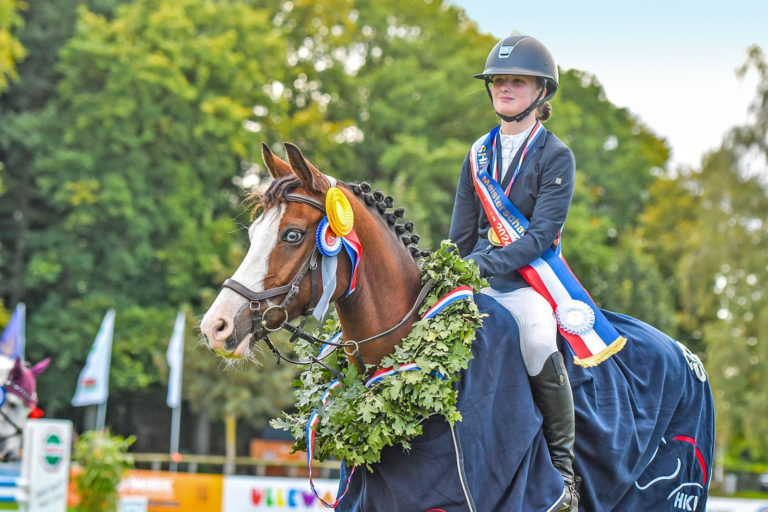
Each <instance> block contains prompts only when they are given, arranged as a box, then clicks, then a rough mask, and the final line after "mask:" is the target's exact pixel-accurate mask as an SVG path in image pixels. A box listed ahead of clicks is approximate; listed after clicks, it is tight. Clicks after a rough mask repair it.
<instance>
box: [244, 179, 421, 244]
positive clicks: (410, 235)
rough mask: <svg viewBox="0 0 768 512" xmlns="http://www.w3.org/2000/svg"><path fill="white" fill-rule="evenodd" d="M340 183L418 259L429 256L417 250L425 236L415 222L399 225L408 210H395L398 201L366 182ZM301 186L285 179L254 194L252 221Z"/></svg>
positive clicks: (248, 201) (248, 199) (251, 197)
mask: <svg viewBox="0 0 768 512" xmlns="http://www.w3.org/2000/svg"><path fill="white" fill-rule="evenodd" d="M338 183H339V184H340V185H343V186H344V187H346V188H348V189H349V190H351V191H352V192H353V193H354V194H355V195H356V196H358V197H359V198H360V199H361V201H362V202H363V204H365V206H366V207H367V208H368V210H369V211H371V212H374V211H375V212H376V213H378V214H379V215H380V216H381V218H382V219H383V221H384V222H386V223H387V226H389V228H390V229H391V230H392V231H394V232H395V234H396V235H397V236H398V237H399V239H400V241H401V242H402V243H403V245H405V246H406V247H407V248H408V250H409V251H410V253H411V256H412V257H413V258H414V259H418V258H419V257H422V256H428V255H429V253H430V251H429V250H427V249H419V248H418V247H416V244H418V243H419V240H421V237H419V235H418V234H417V233H415V232H414V226H413V222H411V221H405V222H403V223H402V224H400V223H398V221H397V219H402V218H403V217H404V216H405V208H403V207H402V206H400V207H397V208H395V207H394V205H395V200H394V198H393V197H392V196H389V195H384V193H383V192H382V191H381V190H378V189H376V190H374V191H373V192H371V185H370V184H369V183H367V182H365V181H364V182H362V183H359V184H358V183H346V182H342V181H339V182H338ZM301 185H302V183H301V181H300V180H299V178H297V177H296V176H294V175H288V176H282V177H280V178H278V179H276V180H274V181H273V182H272V183H271V184H270V186H269V188H267V190H266V192H264V193H259V192H253V193H251V194H249V195H248V196H247V197H246V199H245V201H246V204H247V206H248V207H249V208H250V210H251V220H253V219H255V218H256V217H258V216H259V215H260V214H261V213H262V212H263V211H266V210H269V209H270V208H272V207H274V206H275V205H277V204H284V203H286V202H287V199H286V198H285V195H286V194H289V193H291V192H293V191H294V190H296V189H297V188H299V187H300V186H301ZM388 209H392V211H387V210H388Z"/></svg>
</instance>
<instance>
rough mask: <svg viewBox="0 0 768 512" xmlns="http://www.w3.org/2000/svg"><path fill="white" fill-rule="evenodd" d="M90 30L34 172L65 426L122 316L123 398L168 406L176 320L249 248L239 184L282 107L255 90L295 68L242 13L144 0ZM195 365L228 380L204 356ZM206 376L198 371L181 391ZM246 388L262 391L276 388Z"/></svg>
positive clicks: (218, 5)
mask: <svg viewBox="0 0 768 512" xmlns="http://www.w3.org/2000/svg"><path fill="white" fill-rule="evenodd" d="M79 17H80V19H79V22H78V25H77V29H76V31H75V34H74V36H73V38H72V39H71V40H70V41H69V42H68V43H67V44H66V46H65V47H64V48H63V50H62V52H61V54H60V59H61V60H60V64H59V70H60V73H61V79H60V81H59V83H58V86H57V88H56V94H57V96H56V99H55V101H54V102H52V103H51V105H50V106H49V107H47V108H49V109H50V112H51V115H50V117H49V124H47V125H46V126H45V131H44V134H43V135H41V137H44V140H45V141H46V144H45V147H44V148H42V149H43V151H42V152H41V153H40V154H38V155H37V158H36V159H35V162H34V168H33V169H32V171H33V175H34V183H35V187H36V189H37V190H39V191H40V193H41V195H42V197H43V201H44V207H45V208H46V209H47V210H48V211H49V212H51V213H53V216H52V217H53V218H52V219H50V221H49V224H48V225H46V226H45V227H44V229H40V230H39V231H38V232H36V237H39V243H38V244H37V245H36V247H35V248H34V249H33V250H32V251H30V253H31V254H30V255H29V258H28V261H27V262H26V265H25V272H24V275H25V279H26V282H27V287H28V292H27V297H29V298H30V300H28V302H29V303H31V304H33V305H34V311H35V316H34V318H33V319H32V321H31V324H32V326H31V327H30V329H29V331H30V332H35V333H36V334H37V337H39V341H37V342H36V343H35V344H34V348H33V345H32V344H30V346H29V352H30V357H33V356H34V354H35V353H39V354H43V353H57V352H58V353H59V354H60V357H61V362H60V363H59V364H58V365H57V368H58V369H59V370H60V372H61V374H60V376H61V377H63V379H62V380H63V381H65V382H71V383H72V386H71V387H69V386H61V385H58V386H56V387H54V386H51V387H50V388H48V389H47V390H46V391H47V392H48V393H49V395H48V400H49V401H50V402H51V403H52V404H53V405H54V412H55V410H57V409H60V408H62V407H63V406H64V404H66V403H67V402H68V400H69V398H70V397H71V391H72V388H73V387H74V382H75V380H76V375H77V373H76V372H77V371H78V369H79V368H80V367H81V365H82V363H83V362H84V360H85V356H86V354H87V347H88V346H89V345H90V343H91V342H92V340H93V336H94V333H95V332H96V328H95V327H94V326H95V325H97V324H98V322H99V321H100V318H101V315H103V311H104V307H105V306H106V305H107V304H109V305H111V306H113V307H116V309H117V310H118V313H117V321H116V324H117V325H116V335H115V344H114V348H113V358H112V369H111V379H110V380H111V384H110V388H111V392H112V396H113V397H120V396H122V395H131V394H135V393H142V392H143V393H146V392H147V391H148V390H152V389H154V390H155V391H154V392H155V393H158V392H159V393H163V391H164V383H163V382H162V381H161V379H160V375H161V373H160V372H162V371H164V367H165V363H164V361H163V359H164V358H163V357H162V355H163V354H164V352H165V347H166V346H167V340H168V339H169V337H170V331H171V329H170V324H171V322H172V320H173V318H174V317H175V310H176V309H177V308H178V307H179V306H181V305H182V304H188V305H189V307H190V308H192V310H193V311H199V310H200V309H202V307H203V306H202V302H201V301H202V300H203V297H204V296H206V292H205V290H206V287H207V286H211V285H217V284H218V283H219V282H220V281H221V278H222V276H223V275H225V274H226V273H227V272H230V271H231V269H232V268H233V266H234V262H233V259H232V258H233V256H232V255H233V254H235V253H237V252H238V251H240V250H241V245H242V237H241V235H240V234H239V233H237V232H233V231H235V227H236V225H235V223H234V222H233V218H236V217H237V215H241V214H240V213H239V212H240V205H239V195H240V191H239V189H238V187H237V186H236V185H235V183H233V177H236V176H237V175H239V174H242V172H243V169H242V167H241V166H242V162H243V161H244V160H245V159H246V157H247V156H248V155H251V154H254V155H255V154H258V152H259V150H258V148H259V143H260V140H259V138H258V137H256V136H254V134H253V130H257V127H255V126H253V125H251V124H248V122H249V120H250V118H251V116H252V115H253V109H254V105H269V106H272V104H273V103H272V100H271V99H270V97H269V96H268V95H267V94H266V92H265V91H264V90H263V89H262V88H261V87H255V86H254V84H264V83H270V82H272V81H273V79H274V76H279V73H281V72H282V71H283V66H282V60H281V59H282V56H283V55H284V54H285V50H284V48H283V46H282V44H283V43H282V41H281V38H280V37H279V36H278V34H277V32H276V31H275V29H274V27H273V26H272V24H271V22H270V19H269V16H268V14H267V13H266V12H264V11H261V10H257V9H253V8H251V7H249V6H247V5H246V4H244V3H242V2H216V1H192V0H186V1H182V2H175V1H174V2H170V1H141V2H135V3H132V4H130V5H124V6H122V7H120V8H118V9H117V10H116V11H115V13H114V16H113V18H112V19H111V20H110V19H109V18H107V17H105V16H102V15H99V14H96V13H94V12H91V11H88V10H86V9H84V8H83V9H81V10H80V14H79ZM246 128H250V129H251V130H252V131H249V130H248V129H246ZM246 219H247V216H245V215H243V216H242V217H240V220H242V221H243V222H245V221H246ZM30 310H32V305H30ZM190 316H191V315H190ZM62 326H66V329H62ZM62 338H64V340H63V341H65V343H62ZM61 347H66V348H63V349H62V348H61ZM195 358H198V359H200V358H203V359H204V363H203V364H200V363H198V362H197V361H196V360H195ZM187 362H188V368H193V369H199V368H200V367H201V366H205V367H206V368H207V373H208V375H213V374H214V372H216V376H217V377H218V378H219V379H220V380H222V376H221V374H220V371H219V368H218V366H219V363H218V361H217V360H216V359H215V358H213V357H210V356H209V355H208V354H207V353H200V352H197V353H196V354H194V355H191V356H188V357H187ZM201 375H202V373H201V372H190V371H188V372H187V378H186V380H185V384H189V386H191V388H192V389H194V383H195V378H197V377H200V376H201ZM248 375H249V376H250V378H251V379H252V380H251V383H252V385H253V386H254V387H256V388H258V387H259V386H258V382H259V379H260V378H262V377H265V378H270V374H264V373H260V372H249V374H248ZM206 382H210V379H209V380H208V381H206ZM286 392H287V390H286ZM235 400H239V396H238V397H236V398H232V401H235ZM193 405H196V403H193ZM242 407H243V409H244V410H248V409H249V407H248V406H247V405H246V404H243V406H242ZM252 409H254V410H258V407H257V406H254V407H253V408H252ZM274 413H276V410H274V408H273V410H272V414H274ZM257 419H258V418H255V419H254V421H256V420H257ZM262 420H263V418H262Z"/></svg>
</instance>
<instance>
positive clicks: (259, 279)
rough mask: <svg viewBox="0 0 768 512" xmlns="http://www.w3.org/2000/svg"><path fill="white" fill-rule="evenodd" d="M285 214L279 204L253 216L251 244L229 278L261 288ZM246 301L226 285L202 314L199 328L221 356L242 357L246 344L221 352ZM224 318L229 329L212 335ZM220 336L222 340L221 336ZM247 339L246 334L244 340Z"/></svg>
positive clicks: (283, 207) (248, 285)
mask: <svg viewBox="0 0 768 512" xmlns="http://www.w3.org/2000/svg"><path fill="white" fill-rule="evenodd" d="M284 213H285V206H284V205H278V206H276V207H275V208H272V209H270V210H268V211H267V212H265V213H264V214H263V215H261V216H260V217H259V218H258V219H256V220H255V221H254V222H253V224H251V227H250V228H248V236H249V238H250V240H251V246H250V247H249V249H248V253H247V254H246V255H245V258H243V261H242V262H241V263H240V266H239V267H238V268H237V270H236V271H235V273H234V274H233V275H232V279H234V280H235V281H238V282H240V283H242V284H244V285H245V286H247V287H248V288H250V289H251V290H253V291H255V292H260V291H263V290H264V278H265V277H266V276H267V270H268V267H269V255H270V254H271V253H272V251H273V250H274V248H275V246H276V245H277V237H278V235H279V233H278V231H279V228H280V221H281V220H282V218H283V214H284ZM245 302H247V299H246V298H245V297H243V296H241V295H239V294H237V293H235V292H234V291H232V290H230V289H229V288H224V289H222V290H221V291H220V292H219V295H218V296H217V297H216V300H214V301H213V304H211V307H210V308H209V309H208V311H207V312H206V313H205V315H204V316H203V321H202V322H201V323H200V330H201V331H202V333H203V334H204V335H205V337H206V338H207V339H208V343H209V344H210V345H211V347H212V348H213V349H214V350H216V351H217V352H219V353H222V354H224V355H233V356H236V357H242V356H243V355H245V352H246V349H245V347H237V349H236V350H235V351H234V352H233V353H231V354H229V353H224V352H225V351H224V341H225V339H226V337H228V336H229V334H230V333H231V326H232V325H233V321H234V317H235V314H236V313H237V312H238V311H239V310H240V308H242V307H243V304H244V303H245ZM222 320H223V321H224V322H225V323H226V325H228V326H230V332H226V331H223V332H222V335H225V336H218V337H217V335H215V330H216V329H217V328H218V326H220V325H221V321H222ZM222 337H223V339H222ZM248 339H250V337H249V336H246V339H245V340H243V341H247V340H248Z"/></svg>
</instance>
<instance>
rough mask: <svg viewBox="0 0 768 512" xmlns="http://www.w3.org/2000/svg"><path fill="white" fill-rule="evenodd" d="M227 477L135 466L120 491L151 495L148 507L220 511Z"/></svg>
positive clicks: (126, 495) (138, 495) (159, 509)
mask: <svg viewBox="0 0 768 512" xmlns="http://www.w3.org/2000/svg"><path fill="white" fill-rule="evenodd" d="M223 478H224V477H222V476H221V475H198V474H194V473H170V472H166V471H146V470H139V469H135V470H132V471H129V472H128V474H127V475H126V476H125V477H124V478H123V480H122V482H120V486H119V487H118V488H117V492H118V494H119V495H120V498H121V499H122V498H127V497H144V498H147V510H148V511H167V510H194V511H195V512H219V511H220V510H221V500H222V482H223Z"/></svg>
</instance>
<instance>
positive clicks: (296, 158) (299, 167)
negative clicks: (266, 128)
mask: <svg viewBox="0 0 768 512" xmlns="http://www.w3.org/2000/svg"><path fill="white" fill-rule="evenodd" d="M283 145H284V146H285V151H286V153H288V161H289V162H290V163H291V168H293V173H294V174H295V175H296V177H298V178H299V180H301V182H302V183H303V184H304V187H305V188H306V189H307V190H309V191H310V192H320V189H319V188H318V186H317V185H319V183H320V182H321V181H322V180H324V179H325V176H323V173H321V172H320V171H318V170H317V168H315V166H314V165H312V164H310V163H309V162H308V161H307V159H306V158H304V155H302V154H301V150H300V149H299V148H298V146H296V145H295V144H291V143H290V142H284V143H283Z"/></svg>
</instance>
